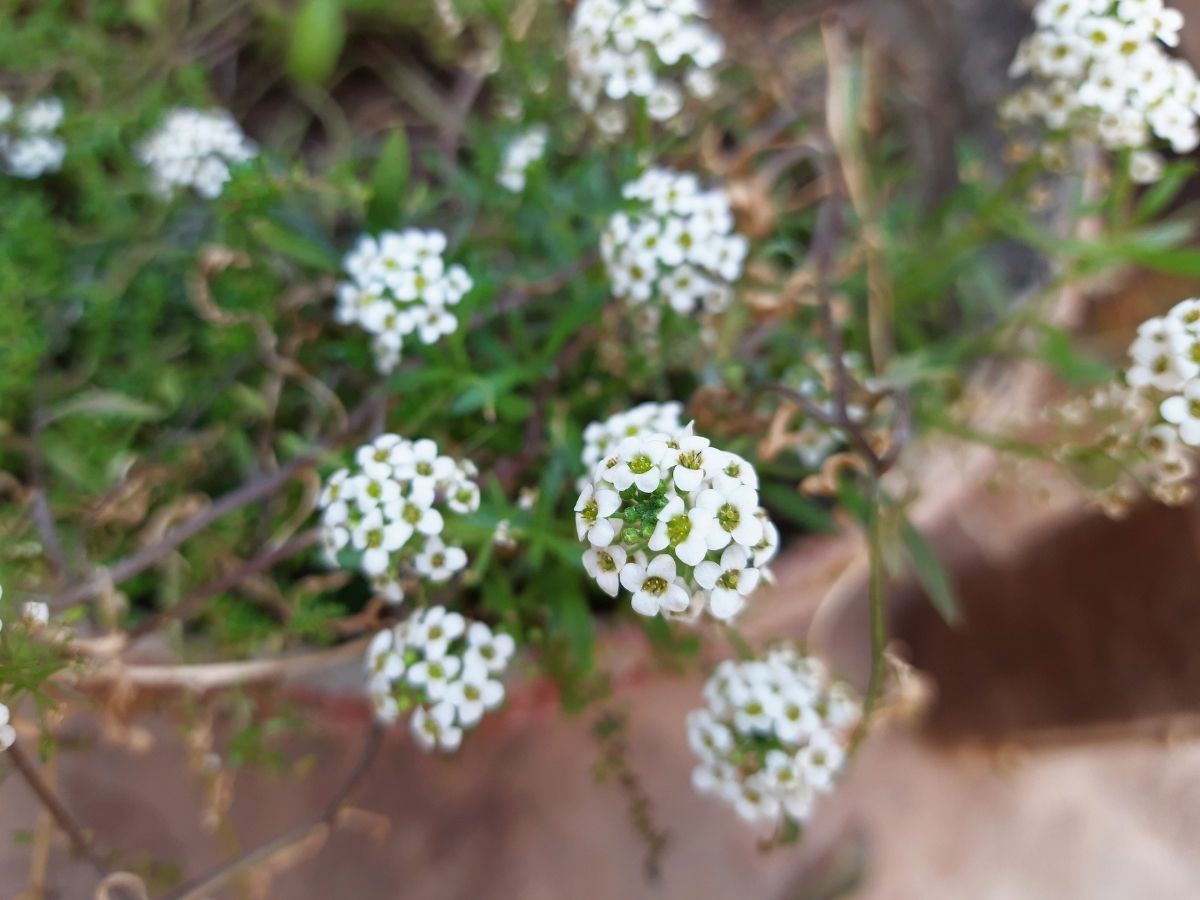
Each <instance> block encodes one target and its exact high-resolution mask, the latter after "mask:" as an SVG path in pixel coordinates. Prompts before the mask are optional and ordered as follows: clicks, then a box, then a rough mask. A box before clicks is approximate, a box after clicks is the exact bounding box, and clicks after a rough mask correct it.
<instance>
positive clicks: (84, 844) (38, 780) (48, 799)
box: [7, 742, 109, 875]
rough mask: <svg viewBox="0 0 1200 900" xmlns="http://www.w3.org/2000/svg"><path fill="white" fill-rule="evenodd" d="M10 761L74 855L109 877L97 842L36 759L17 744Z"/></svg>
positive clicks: (9, 755) (9, 751)
mask: <svg viewBox="0 0 1200 900" xmlns="http://www.w3.org/2000/svg"><path fill="white" fill-rule="evenodd" d="M7 754H8V758H9V759H10V760H11V761H12V764H13V768H14V769H16V770H17V772H18V773H19V774H20V776H21V778H22V779H23V780H24V781H25V783H26V784H27V785H29V789H30V790H32V791H33V792H34V793H35V794H36V795H37V798H38V800H40V801H41V803H42V806H44V807H45V808H46V810H47V811H48V812H49V813H50V815H51V816H52V817H53V818H54V821H55V822H56V823H57V824H58V827H59V828H61V829H62V831H63V833H64V834H66V836H67V839H68V840H69V841H70V842H71V846H72V847H73V848H74V850H75V852H76V853H78V854H79V855H80V856H82V857H83V858H84V859H86V860H87V861H88V863H89V864H90V865H91V866H92V868H93V869H95V870H96V871H97V872H98V873H99V874H101V875H107V874H108V872H109V865H108V863H107V862H106V861H105V859H104V856H103V854H101V853H100V851H99V850H97V849H96V845H95V842H93V840H92V839H91V837H90V836H89V835H88V833H87V830H86V829H85V828H84V826H83V825H82V824H81V823H80V822H79V820H78V819H76V818H75V815H74V814H73V813H72V812H71V811H70V810H69V809H67V807H66V806H65V805H64V804H63V802H62V800H60V799H59V797H58V795H57V794H56V793H54V788H52V787H50V784H49V783H48V782H47V781H46V779H45V778H43V777H42V773H41V772H40V771H38V767H37V766H36V765H34V763H33V760H31V759H30V758H29V756H27V755H26V753H25V749H24V748H23V747H22V746H21V744H20V743H19V742H17V743H14V744H13V745H12V746H11V747H9V748H8V751H7Z"/></svg>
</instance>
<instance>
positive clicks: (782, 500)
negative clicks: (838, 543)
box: [762, 482, 834, 534]
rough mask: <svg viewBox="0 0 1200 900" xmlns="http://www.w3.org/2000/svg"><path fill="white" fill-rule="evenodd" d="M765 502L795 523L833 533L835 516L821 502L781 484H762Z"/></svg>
mask: <svg viewBox="0 0 1200 900" xmlns="http://www.w3.org/2000/svg"><path fill="white" fill-rule="evenodd" d="M762 498H763V504H764V505H765V506H766V507H767V508H768V509H770V510H771V511H772V512H775V513H778V514H779V515H780V516H781V517H783V518H784V519H787V520H788V521H789V522H791V523H792V524H794V525H800V526H801V527H803V528H807V529H808V530H809V531H816V532H819V533H821V534H832V533H833V531H834V527H833V517H832V516H831V515H829V512H828V511H827V510H825V509H824V508H823V507H822V506H821V505H820V504H818V503H816V502H814V501H812V500H810V499H809V498H807V497H805V496H804V495H803V494H800V493H798V492H797V491H795V490H794V489H792V488H790V487H787V486H785V485H781V484H771V483H769V482H764V483H763V484H762Z"/></svg>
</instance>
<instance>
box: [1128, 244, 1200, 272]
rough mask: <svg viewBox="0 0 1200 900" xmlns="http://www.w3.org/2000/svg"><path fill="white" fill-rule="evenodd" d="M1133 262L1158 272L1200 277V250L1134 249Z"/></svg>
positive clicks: (1130, 257)
mask: <svg viewBox="0 0 1200 900" xmlns="http://www.w3.org/2000/svg"><path fill="white" fill-rule="evenodd" d="M1129 259H1130V261H1131V262H1135V263H1137V264H1138V265H1139V266H1145V267H1146V268H1147V269H1154V270H1155V271H1156V272H1165V273H1166V274H1168V275H1182V276H1185V277H1191V278H1196V277H1200V249H1193V248H1190V247H1184V248H1179V249H1176V250H1154V249H1143V248H1132V249H1131V250H1130V251H1129Z"/></svg>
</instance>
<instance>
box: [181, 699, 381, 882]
mask: <svg viewBox="0 0 1200 900" xmlns="http://www.w3.org/2000/svg"><path fill="white" fill-rule="evenodd" d="M382 743H383V728H382V726H381V725H380V724H379V723H378V722H374V723H372V725H371V730H370V731H369V732H367V737H366V740H365V741H364V742H363V748H362V752H361V754H360V755H359V758H358V761H357V762H356V763H355V764H354V768H352V769H351V770H350V774H349V775H348V776H347V778H346V780H345V782H343V783H342V786H341V787H340V788H339V789H338V790H337V792H336V793H335V794H334V795H333V797H331V798H330V800H329V802H328V803H326V804H325V806H324V808H323V809H322V810H321V811H320V813H318V814H317V815H316V816H315V817H314V818H311V819H309V820H308V821H307V822H303V823H301V824H300V825H297V826H296V827H294V828H291V829H289V830H288V831H285V832H284V833H283V834H281V835H279V836H278V837H275V838H273V839H271V840H269V841H267V842H266V843H264V844H260V845H259V846H257V847H255V848H254V849H253V850H250V851H249V852H247V853H245V854H243V855H242V856H239V857H238V858H237V859H233V860H230V861H229V862H227V863H223V864H222V865H219V866H217V867H216V868H215V869H212V870H210V871H209V872H207V873H205V874H204V875H201V876H199V877H197V878H195V879H193V880H192V881H190V882H188V883H187V884H185V885H183V886H182V887H180V888H177V889H176V890H174V891H171V892H170V893H169V894H166V895H164V896H163V898H162V900H200V898H203V897H211V896H212V895H213V894H214V892H215V891H217V890H218V889H219V888H221V887H223V886H224V885H226V884H228V883H229V881H230V880H232V879H233V878H234V877H235V876H237V875H239V874H240V873H242V872H244V871H246V870H247V869H250V868H252V867H254V866H257V865H261V864H262V863H265V862H267V861H268V860H270V859H271V857H273V856H275V855H276V854H278V853H280V852H281V851H283V850H286V849H287V848H288V847H291V846H292V845H293V844H297V843H299V842H300V841H303V840H304V839H305V838H307V837H309V836H310V835H312V834H314V833H315V832H317V831H319V830H324V831H328V830H330V829H332V828H333V827H334V825H336V824H337V818H338V814H339V813H340V812H341V811H342V807H343V806H344V805H345V803H346V801H347V800H349V798H350V795H351V794H353V793H354V791H355V790H356V789H357V788H358V787H359V785H360V784H361V783H362V780H363V779H364V778H365V777H366V774H367V772H368V771H369V770H370V768H371V763H373V762H374V761H375V757H376V755H377V754H378V753H379V748H380V746H381V745H382Z"/></svg>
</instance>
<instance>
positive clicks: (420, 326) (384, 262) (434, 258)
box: [337, 228, 474, 373]
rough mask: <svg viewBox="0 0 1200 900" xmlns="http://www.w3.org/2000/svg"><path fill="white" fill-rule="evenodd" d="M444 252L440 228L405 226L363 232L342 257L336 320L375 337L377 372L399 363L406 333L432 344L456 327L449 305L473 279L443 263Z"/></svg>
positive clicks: (465, 291) (387, 370) (457, 266)
mask: <svg viewBox="0 0 1200 900" xmlns="http://www.w3.org/2000/svg"><path fill="white" fill-rule="evenodd" d="M445 251H446V236H445V235H444V234H442V233H441V232H440V231H421V230H420V229H417V228H408V229H406V230H404V231H400V232H396V231H385V232H383V233H382V234H380V235H379V237H377V238H376V237H372V236H371V235H369V234H366V235H363V236H362V237H361V238H359V239H358V243H357V244H356V245H355V247H354V249H353V250H352V251H350V253H348V254H347V255H346V258H345V259H344V260H343V262H342V265H343V266H344V268H345V270H346V273H347V274H348V275H349V276H350V280H349V281H345V282H342V283H341V284H340V285H338V293H337V302H338V305H337V318H338V321H339V322H342V323H344V324H357V325H358V326H360V327H361V328H363V329H365V330H366V331H367V332H369V333H370V334H371V335H372V336H373V339H372V349H373V350H374V353H375V364H376V366H377V367H378V369H379V371H380V372H384V373H387V372H391V371H392V370H393V369H395V368H396V366H397V365H398V364H399V363H400V351H401V348H402V347H403V346H404V339H405V337H407V336H408V335H411V334H414V333H415V334H416V335H417V338H418V339H419V340H420V341H421V343H422V344H433V343H436V342H437V341H438V340H440V339H441V338H442V337H443V336H445V335H447V334H451V333H453V332H454V331H455V330H456V329H457V328H458V319H457V318H456V317H455V316H454V314H453V313H452V312H451V311H450V308H451V307H453V306H456V305H457V304H458V302H459V301H460V300H462V298H463V297H464V296H465V295H466V293H467V292H468V291H469V290H471V287H472V286H473V284H474V283H473V282H472V281H471V276H470V275H468V274H467V271H466V269H464V268H463V267H462V266H460V265H451V266H447V265H446V263H445V260H444V259H443V254H444V253H445Z"/></svg>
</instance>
